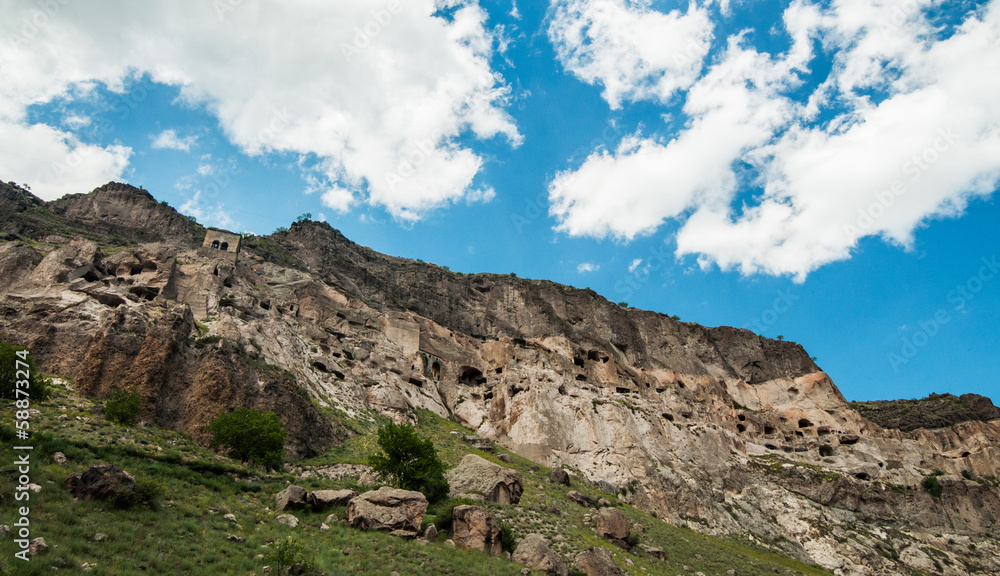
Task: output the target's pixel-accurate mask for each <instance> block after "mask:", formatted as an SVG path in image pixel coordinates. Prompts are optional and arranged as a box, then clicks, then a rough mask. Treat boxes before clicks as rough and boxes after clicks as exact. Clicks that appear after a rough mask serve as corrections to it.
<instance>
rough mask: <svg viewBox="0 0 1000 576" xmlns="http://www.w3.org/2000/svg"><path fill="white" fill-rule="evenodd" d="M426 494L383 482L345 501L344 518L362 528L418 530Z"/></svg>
mask: <svg viewBox="0 0 1000 576" xmlns="http://www.w3.org/2000/svg"><path fill="white" fill-rule="evenodd" d="M426 513H427V498H426V497H425V496H424V495H423V494H421V493H420V492H411V491H409V490H399V489H397V488H389V487H387V486H383V487H382V488H379V489H378V490H373V491H371V492H365V493H364V494H361V495H359V496H355V497H354V498H352V499H351V501H350V502H348V503H347V521H348V522H349V523H350V525H351V526H352V527H354V528H360V529H362V530H382V531H386V532H391V531H393V530H409V531H412V532H416V531H418V530H420V524H422V523H423V521H424V514H426Z"/></svg>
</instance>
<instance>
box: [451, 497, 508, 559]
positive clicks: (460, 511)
mask: <svg viewBox="0 0 1000 576" xmlns="http://www.w3.org/2000/svg"><path fill="white" fill-rule="evenodd" d="M451 539H452V540H454V542H455V545H456V546H458V547H459V548H470V549H472V550H480V551H483V552H489V553H491V554H499V553H500V552H501V551H502V549H503V547H502V546H501V543H500V523H499V522H497V519H496V518H495V517H494V516H493V515H492V514H490V513H489V512H487V511H486V509H484V508H483V507H482V506H465V505H463V506H456V507H455V509H454V510H453V511H452V520H451Z"/></svg>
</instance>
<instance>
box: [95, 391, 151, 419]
mask: <svg viewBox="0 0 1000 576" xmlns="http://www.w3.org/2000/svg"><path fill="white" fill-rule="evenodd" d="M141 408H142V396H140V395H139V392H138V390H132V391H128V390H125V389H123V388H119V389H117V390H114V391H112V392H111V394H110V395H109V396H108V400H107V401H106V402H105V403H104V417H105V418H107V419H108V420H110V421H112V422H115V423H118V424H121V425H122V426H132V425H134V424H135V423H136V422H138V421H139V410H140V409H141Z"/></svg>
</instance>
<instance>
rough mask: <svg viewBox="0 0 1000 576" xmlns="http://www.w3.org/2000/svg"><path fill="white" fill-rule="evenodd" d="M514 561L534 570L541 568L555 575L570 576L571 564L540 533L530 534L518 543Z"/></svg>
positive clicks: (513, 557)
mask: <svg viewBox="0 0 1000 576" xmlns="http://www.w3.org/2000/svg"><path fill="white" fill-rule="evenodd" d="M511 558H512V559H513V560H514V562H517V563H518V564H523V565H524V566H527V567H528V568H531V569H532V570H541V571H543V572H545V573H547V574H551V575H553V576H568V575H569V565H568V564H566V561H565V560H563V558H562V556H560V555H559V554H557V553H556V552H555V551H554V550H553V549H552V547H551V546H549V543H548V541H546V540H545V538H544V537H542V536H541V535H540V534H528V535H527V536H525V537H524V538H523V539H522V540H521V542H519V543H518V545H517V549H516V550H514V554H513V556H512V557H511Z"/></svg>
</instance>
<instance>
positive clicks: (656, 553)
mask: <svg viewBox="0 0 1000 576" xmlns="http://www.w3.org/2000/svg"><path fill="white" fill-rule="evenodd" d="M639 549H640V550H642V551H643V552H645V553H646V554H649V555H650V556H653V557H654V558H657V559H659V560H666V559H667V553H666V552H665V551H664V550H663V548H656V547H654V546H650V545H649V544H639Z"/></svg>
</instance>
